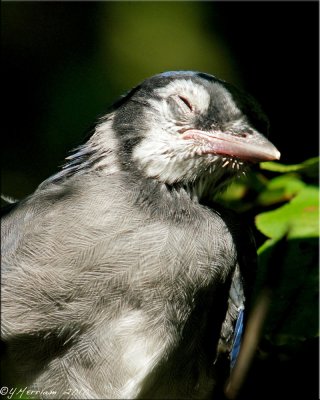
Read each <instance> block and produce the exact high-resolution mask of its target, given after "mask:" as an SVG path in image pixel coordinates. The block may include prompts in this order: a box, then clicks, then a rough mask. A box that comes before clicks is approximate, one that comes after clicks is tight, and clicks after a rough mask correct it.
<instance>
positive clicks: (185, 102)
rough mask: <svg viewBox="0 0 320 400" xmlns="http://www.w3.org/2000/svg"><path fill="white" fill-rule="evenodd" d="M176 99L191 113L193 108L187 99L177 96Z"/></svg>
mask: <svg viewBox="0 0 320 400" xmlns="http://www.w3.org/2000/svg"><path fill="white" fill-rule="evenodd" d="M178 97H179V99H180V100H181V101H183V102H184V104H185V105H186V106H187V107H188V108H189V109H190V111H193V107H192V105H191V103H190V102H189V100H188V99H186V98H185V97H183V96H178Z"/></svg>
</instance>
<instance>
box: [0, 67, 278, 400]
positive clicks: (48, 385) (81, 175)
mask: <svg viewBox="0 0 320 400" xmlns="http://www.w3.org/2000/svg"><path fill="white" fill-rule="evenodd" d="M268 128H269V122H268V119H267V117H266V116H265V114H264V113H263V112H262V110H261V107H260V106H259V105H258V103H257V102H256V100H254V99H253V97H251V96H250V95H248V94H245V93H243V92H242V91H241V90H239V89H237V88H236V87H235V86H233V85H231V84H230V83H227V82H226V81H224V80H221V79H219V78H217V77H215V76H213V75H211V74H208V73H204V72H197V71H169V72H163V73H159V74H157V75H154V76H152V77H149V78H147V79H145V80H144V81H142V82H141V83H140V84H138V85H137V86H135V87H134V88H133V89H131V90H130V91H128V92H127V93H125V94H124V95H122V96H121V97H120V98H119V99H118V100H116V101H115V103H114V104H113V105H112V106H111V107H110V108H109V109H108V110H107V112H106V113H105V114H104V115H103V116H102V117H100V118H99V119H98V121H97V123H96V125H95V127H94V128H93V130H92V131H91V133H90V135H89V137H88V138H87V139H86V140H85V141H84V142H83V143H82V144H81V145H80V146H78V147H77V148H75V149H74V150H73V151H72V152H70V153H69V155H68V156H67V157H66V160H65V164H64V165H63V167H61V168H60V170H59V171H58V172H57V173H55V174H54V175H52V176H51V177H49V178H48V179H46V180H45V181H43V182H42V183H41V184H40V185H39V186H38V187H37V188H36V190H35V191H34V193H32V194H31V195H29V196H28V197H26V198H24V199H22V200H20V201H17V202H14V203H12V204H10V205H8V206H7V207H6V208H5V209H4V210H3V212H2V224H1V249H2V281H1V286H2V288H1V318H2V321H1V338H2V342H3V343H4V346H5V357H6V358H7V360H8V364H7V365H10V371H9V372H8V374H9V375H10V376H11V378H12V377H14V378H12V379H13V380H15V382H19V383H23V384H25V385H26V387H27V388H28V390H31V394H32V393H36V394H37V396H38V397H39V398H44V399H46V398H60V399H118V398H121V399H137V398H139V399H143V398H149V399H150V398H158V399H181V398H184V399H200V398H201V399H205V398H210V399H215V398H217V397H214V396H217V394H216V393H218V390H219V387H221V382H222V381H223V380H224V379H225V378H226V376H228V374H229V373H230V369H232V367H233V366H234V364H235V362H236V359H237V354H238V351H239V345H240V342H241V335H242V331H243V329H245V327H244V326H245V321H246V318H245V313H246V307H247V304H248V299H249V298H250V293H251V291H252V282H253V281H254V276H255V270H256V249H255V244H254V239H253V235H252V233H250V229H249V228H248V227H247V225H246V224H245V223H244V222H243V221H242V220H241V216H238V215H236V214H235V213H234V212H232V211H230V210H228V209H226V208H224V207H222V206H221V205H218V204H217V203H215V200H214V199H215V196H216V194H217V193H220V192H221V191H223V190H224V189H225V188H226V187H227V186H228V184H229V183H230V182H232V180H234V179H237V177H239V176H241V175H243V174H246V173H247V171H248V170H249V169H250V166H251V165H252V164H255V163H258V162H260V161H269V160H277V159H279V158H280V153H279V151H278V150H277V148H276V147H275V146H274V145H273V144H272V143H271V142H270V141H269V140H268V139H267V135H268Z"/></svg>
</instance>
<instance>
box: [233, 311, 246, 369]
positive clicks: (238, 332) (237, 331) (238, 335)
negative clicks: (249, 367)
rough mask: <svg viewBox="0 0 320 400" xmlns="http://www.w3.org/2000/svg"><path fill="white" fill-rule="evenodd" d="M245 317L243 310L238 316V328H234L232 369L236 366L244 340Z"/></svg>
mask: <svg viewBox="0 0 320 400" xmlns="http://www.w3.org/2000/svg"><path fill="white" fill-rule="evenodd" d="M243 315H244V309H243V308H241V309H240V311H239V314H238V318H237V322H236V326H235V328H234V338H233V344H232V349H231V352H230V366H231V368H233V367H234V364H235V363H236V361H237V358H238V355H239V351H240V345H241V339H242V333H243Z"/></svg>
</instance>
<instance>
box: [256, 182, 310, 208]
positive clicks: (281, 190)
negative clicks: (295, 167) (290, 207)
mask: <svg viewBox="0 0 320 400" xmlns="http://www.w3.org/2000/svg"><path fill="white" fill-rule="evenodd" d="M305 186H306V184H305V183H304V182H303V181H302V180H301V179H300V177H299V175H297V174H285V175H280V176H277V177H276V178H273V179H271V180H270V181H269V183H268V184H267V186H266V187H265V189H264V190H263V191H262V192H261V193H260V195H259V196H258V198H257V203H258V204H260V205H263V206H268V205H271V204H275V203H279V202H284V201H288V200H290V199H291V198H292V197H294V196H295V195H296V194H297V193H298V192H299V191H300V190H301V189H302V188H304V187H305Z"/></svg>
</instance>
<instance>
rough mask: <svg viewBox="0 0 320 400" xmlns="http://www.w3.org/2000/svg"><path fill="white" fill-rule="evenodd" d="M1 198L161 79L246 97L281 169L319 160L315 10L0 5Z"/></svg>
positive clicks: (245, 5) (29, 182)
mask: <svg viewBox="0 0 320 400" xmlns="http://www.w3.org/2000/svg"><path fill="white" fill-rule="evenodd" d="M1 7H2V21H1V22H2V60H3V73H2V77H3V79H2V93H3V94H2V100H3V101H2V104H3V106H2V109H3V114H2V123H3V127H2V138H3V139H2V143H3V146H2V160H3V163H2V192H3V193H5V194H6V195H11V196H13V197H18V198H20V197H23V196H25V195H26V194H28V193H30V192H31V191H32V190H33V189H34V188H35V187H36V186H37V184H39V183H40V182H41V181H42V180H43V179H45V178H46V177H47V176H48V175H50V174H52V173H53V172H55V171H56V170H57V168H58V166H59V165H61V164H62V163H63V159H64V157H65V155H66V153H67V151H69V150H71V148H72V147H74V146H76V145H77V144H78V143H79V142H80V141H81V140H82V138H83V136H84V134H85V131H86V130H87V129H88V128H89V127H90V126H91V125H92V123H93V122H94V121H95V120H96V118H97V116H98V115H101V113H103V112H104V110H105V109H106V107H107V106H108V105H110V104H111V103H112V102H113V101H114V100H115V99H116V98H117V97H118V96H119V95H121V94H122V93H123V92H124V91H126V90H127V89H129V88H130V87H132V86H133V85H136V84H137V83H138V82H139V81H141V80H143V79H144V78H145V77H147V76H150V75H153V74H154V73H158V72H161V71H165V70H175V69H194V70H200V71H205V72H208V73H211V74H214V75H217V76H218V77H220V78H222V79H225V80H228V81H230V82H232V83H234V84H235V85H237V86H239V87H242V88H244V89H245V90H247V91H248V92H250V93H251V94H253V95H254V96H255V97H256V98H257V100H258V101H259V102H260V103H261V105H262V106H263V109H264V110H265V112H266V113H267V114H268V116H269V118H270V121H271V131H270V139H271V141H272V142H273V143H274V144H275V145H276V146H277V147H278V148H279V150H280V151H281V153H282V159H281V162H283V163H299V162H301V161H303V160H304V159H306V158H309V157H312V156H316V155H317V154H318V86H319V85H318V69H319V63H318V45H319V37H318V8H319V7H318V3H317V2H308V1H301V2H278V1H277V2H37V3H36V2H5V3H2V5H1Z"/></svg>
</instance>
